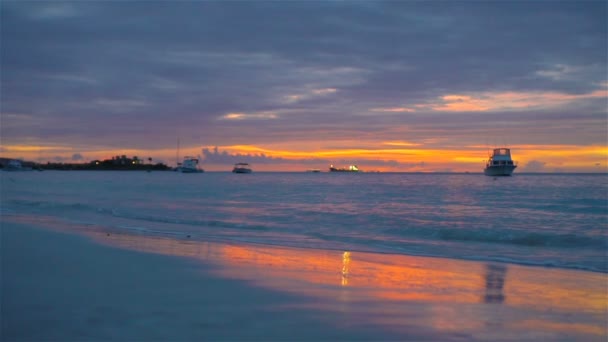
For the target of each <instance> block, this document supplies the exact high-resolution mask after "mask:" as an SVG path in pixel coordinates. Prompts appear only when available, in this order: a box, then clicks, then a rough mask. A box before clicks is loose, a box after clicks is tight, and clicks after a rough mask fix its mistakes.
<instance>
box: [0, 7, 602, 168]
mask: <svg viewBox="0 0 608 342" xmlns="http://www.w3.org/2000/svg"><path fill="white" fill-rule="evenodd" d="M182 5H183V6H182ZM167 6H168V7H171V8H172V9H173V10H175V13H173V12H172V14H171V15H170V16H167V13H165V8H164V7H163V6H160V5H158V6H156V5H154V6H151V5H150V4H144V3H139V2H131V3H129V4H122V3H121V4H118V3H113V2H109V3H103V4H102V3H97V2H95V1H93V2H68V3H57V4H55V3H51V2H36V1H29V2H26V3H24V4H21V3H20V2H18V1H8V2H6V4H3V6H2V8H1V9H0V11H1V14H2V20H1V21H0V22H1V25H2V30H0V32H1V33H0V34H1V39H2V44H3V55H2V56H3V58H2V59H1V63H2V65H1V67H2V71H3V72H2V74H1V78H2V80H1V81H2V90H1V91H2V96H1V101H2V105H1V106H0V115H1V125H0V157H1V158H11V159H22V160H29V161H34V162H39V163H47V162H59V163H87V162H91V161H94V160H97V159H105V158H111V157H112V156H116V155H127V156H138V157H141V158H146V159H147V158H152V159H153V160H154V161H155V162H159V163H165V164H167V165H171V166H175V165H176V164H177V163H179V162H181V161H180V159H181V158H183V156H185V155H189V156H198V157H199V159H201V160H202V161H203V164H202V165H201V166H202V167H203V168H205V169H206V170H208V171H226V170H228V169H229V168H230V164H232V163H235V162H247V163H251V164H252V165H254V170H255V171H304V170H306V169H310V168H315V169H321V170H325V169H326V168H327V167H328V166H329V165H330V164H335V165H349V164H356V165H359V166H360V167H361V169H362V170H368V171H391V172H412V171H415V172H479V171H480V170H481V169H482V168H483V164H484V160H485V159H486V157H487V150H488V149H491V148H494V147H509V148H511V149H512V152H513V158H515V159H516V160H517V161H518V162H519V164H518V168H517V170H516V171H515V172H516V173H519V172H526V171H528V172H594V173H595V172H600V173H605V172H608V165H607V160H608V154H607V153H606V151H607V149H606V146H608V143H607V141H608V116H607V113H608V79H607V76H606V75H608V63H607V60H608V52H607V51H608V46H607V43H606V42H607V41H608V33H607V31H606V4H605V3H603V2H601V1H590V2H585V4H584V5H581V6H575V7H576V8H573V7H572V6H571V4H569V3H559V4H556V3H551V4H549V3H545V2H523V3H520V2H517V3H508V2H496V3H494V2H493V3H491V4H486V5H484V6H477V4H474V3H441V5H437V6H436V7H435V6H434V5H433V4H422V3H420V4H419V3H417V2H411V3H410V2H399V3H395V2H390V1H389V2H382V1H379V2H373V3H369V4H368V3H349V2H345V3H342V2H337V3H336V2H328V3H319V2H310V3H308V2H306V1H303V2H298V1H296V2H288V3H285V4H279V3H272V4H271V5H269V6H266V4H262V3H257V2H251V3H247V4H244V3H243V4H241V3H239V5H237V6H234V7H233V6H231V4H222V3H220V2H218V3H216V2H200V3H198V2H192V3H182V4H180V5H175V6H173V5H167ZM143 10H145V11H146V13H147V16H146V17H145V18H143V19H142V20H141V22H139V24H138V27H137V30H135V29H134V28H133V27H131V26H125V27H122V26H121V27H119V28H115V27H114V26H112V25H109V24H108V23H109V22H110V21H109V18H112V20H116V21H119V22H127V21H128V20H130V19H129V18H131V15H130V14H128V13H140V12H141V11H143ZM259 11H261V12H263V13H267V14H269V15H275V16H276V17H281V18H285V20H281V21H276V20H267V21H260V20H259V19H258V17H256V16H255V15H250V13H258V12H259ZM108 13H112V15H111V16H109V15H108ZM540 13H542V15H540ZM195 14H196V15H195ZM217 18H222V20H221V22H217V20H218V19H217ZM361 18H366V19H365V20H363V22H362V21H361ZM395 18H401V19H400V20H394V19H395ZM488 18H494V19H493V20H488ZM66 19H69V20H66ZM159 20H162V21H165V20H166V23H167V25H162V26H159V25H158V22H159ZM300 22H301V26H298V25H295V23H300ZM506 27H508V28H509V31H508V33H506V32H505V30H504V28H506ZM547 27H555V28H559V33H556V32H549V31H548V30H546V28H547ZM186 28H187V29H186ZM91 32H96V34H91ZM209 32H214V34H208V33H209ZM446 32H449V33H450V34H446ZM286 37H289V39H287V38H286ZM422 37H423V38H422ZM557 37H559V38H557ZM24 42H28V44H25V43H24ZM395 42H398V43H395ZM430 42H432V43H430ZM498 42H500V43H499V44H500V45H499V46H500V48H497V44H498ZM58 46H61V48H57V47H58ZM159 46H163V47H164V48H163V49H161V50H159V48H158V47H159ZM41 61H49V62H48V63H46V62H45V63H42V62H41ZM178 142H179V143H178ZM178 145H179V149H178ZM216 147H217V150H215V148H216ZM205 151H207V152H205ZM210 151H214V152H210Z"/></svg>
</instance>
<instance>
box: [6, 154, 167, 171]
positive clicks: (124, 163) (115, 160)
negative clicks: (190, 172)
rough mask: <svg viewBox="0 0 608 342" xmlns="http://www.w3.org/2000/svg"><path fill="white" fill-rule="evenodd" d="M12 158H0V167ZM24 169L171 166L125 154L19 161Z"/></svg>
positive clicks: (159, 168)
mask: <svg viewBox="0 0 608 342" xmlns="http://www.w3.org/2000/svg"><path fill="white" fill-rule="evenodd" d="M12 160H14V159H10V158H0V169H4V168H7V166H8V165H9V162H10V161H12ZM21 166H22V167H23V169H24V170H28V169H31V170H99V171H117V170H118V171H169V170H172V168H171V167H169V166H167V165H165V164H163V163H155V164H153V163H152V158H147V159H139V158H138V157H137V156H134V157H132V158H129V157H127V156H125V155H122V156H116V157H112V159H105V160H93V161H91V162H88V163H60V162H56V163H53V162H47V163H36V162H32V161H21Z"/></svg>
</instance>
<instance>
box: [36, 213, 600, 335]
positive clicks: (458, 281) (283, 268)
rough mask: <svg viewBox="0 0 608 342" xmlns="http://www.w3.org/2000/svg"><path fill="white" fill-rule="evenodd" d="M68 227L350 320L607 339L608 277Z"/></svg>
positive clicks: (472, 332) (456, 330)
mask: <svg viewBox="0 0 608 342" xmlns="http://www.w3.org/2000/svg"><path fill="white" fill-rule="evenodd" d="M37 224H38V225H40V224H41V222H37ZM45 225H46V226H47V227H49V226H51V227H52V226H53V224H52V222H45ZM55 228H56V229H57V228H58V227H55ZM61 228H62V229H63V230H65V229H66V228H67V229H68V230H72V231H79V232H81V233H82V232H83V231H86V232H87V233H86V234H87V235H88V236H90V237H91V238H93V239H95V240H96V241H98V242H101V243H104V244H110V245H112V246H117V247H122V248H128V249H133V250H139V251H145V252H150V253H160V254H166V255H175V256H181V257H189V258H196V259H199V260H202V261H204V262H205V263H208V264H211V265H215V266H216V267H214V268H213V269H214V270H215V271H214V272H216V273H217V274H218V275H219V276H222V277H228V278H234V279H242V280H247V281H249V282H251V283H253V284H256V285H258V286H263V287H267V288H271V289H274V290H276V291H285V292H291V293H295V294H298V295H303V296H307V297H309V298H311V300H310V301H308V303H309V304H308V306H309V307H311V308H314V309H318V310H324V311H339V312H340V313H341V314H344V315H346V316H345V317H348V320H349V322H351V323H349V324H379V325H383V326H386V327H387V329H396V330H399V329H405V330H407V329H412V327H415V328H416V329H419V328H420V327H426V328H429V327H430V328H432V329H433V330H434V331H442V332H444V333H445V332H448V333H452V332H453V333H459V334H460V333H462V332H463V331H465V332H466V333H467V334H468V335H466V337H467V338H469V339H496V338H501V339H515V340H517V339H521V338H523V339H535V338H541V339H556V338H559V339H563V338H565V339H574V340H580V339H583V340H590V339H591V340H604V339H605V337H606V335H607V332H606V325H605V322H606V320H607V318H608V315H607V311H608V303H607V297H606V281H607V277H606V275H605V274H599V273H591V272H580V271H572V270H559V269H547V268H538V267H524V266H518V265H508V267H507V264H494V263H493V264H487V265H486V264H483V263H479V262H472V261H461V260H453V259H440V258H429V257H417V256H407V255H389V254H372V253H359V252H353V251H326V250H314V249H291V248H277V247H269V246H262V245H246V244H239V245H235V244H227V243H216V242H203V241H193V240H191V239H188V238H187V237H183V239H181V240H180V239H175V238H164V237H158V236H150V235H144V234H124V233H116V232H108V231H102V230H98V231H95V230H92V229H90V227H88V228H84V229H83V228H82V227H80V228H79V227H77V225H74V227H71V226H66V224H65V223H62V225H61ZM507 274H508V277H507Z"/></svg>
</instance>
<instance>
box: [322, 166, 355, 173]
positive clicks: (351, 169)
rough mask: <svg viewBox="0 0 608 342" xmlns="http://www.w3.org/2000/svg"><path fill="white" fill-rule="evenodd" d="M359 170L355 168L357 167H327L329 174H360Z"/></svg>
mask: <svg viewBox="0 0 608 342" xmlns="http://www.w3.org/2000/svg"><path fill="white" fill-rule="evenodd" d="M360 171H361V170H359V168H358V167H357V165H350V166H348V167H340V168H337V167H334V166H333V165H330V166H329V172H360Z"/></svg>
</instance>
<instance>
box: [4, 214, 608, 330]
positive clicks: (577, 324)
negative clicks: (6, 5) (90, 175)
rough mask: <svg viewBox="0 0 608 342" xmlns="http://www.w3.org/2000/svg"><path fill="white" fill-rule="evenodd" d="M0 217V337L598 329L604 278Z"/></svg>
mask: <svg viewBox="0 0 608 342" xmlns="http://www.w3.org/2000/svg"><path fill="white" fill-rule="evenodd" d="M0 218H1V219H2V221H1V223H2V236H1V238H2V240H1V243H2V266H3V267H2V269H3V272H2V273H3V274H2V290H3V291H2V308H3V310H2V337H3V338H2V339H3V340H7V341H8V340H31V339H53V338H54V339H61V340H113V339H118V340H125V339H135V340H158V339H160V340H181V339H188V340H192V339H214V340H216V339H229V340H230V339H231V340H234V339H239V340H243V339H245V340H251V339H264V340H293V339H301V340H318V339H321V340H327V339H347V340H353V339H355V340H356V339H359V340H360V339H363V340H454V339H466V340H487V339H491V340H495V339H507V340H510V339H514V340H535V339H538V338H542V339H549V340H561V339H574V340H580V339H584V340H605V338H606V336H607V335H608V334H607V330H606V325H605V322H606V318H607V312H606V310H607V306H606V295H605V290H606V279H607V278H606V274H598V273H593V272H586V271H575V270H563V269H550V268H549V269H547V268H538V267H528V266H520V265H511V264H499V263H481V262H475V261H461V260H453V259H441V258H431V257H416V256H398V255H397V256H395V255H390V256H387V255H383V254H374V253H359V252H349V251H343V252H339V251H324V250H301V249H296V248H282V247H270V246H256V245H247V244H236V243H230V244H226V243H216V242H205V241H202V242H201V241H192V240H176V239H169V238H163V237H154V236H147V235H143V234H139V235H138V234H116V233H111V234H110V233H108V232H104V231H93V230H89V231H80V232H78V230H77V228H75V227H72V228H67V230H66V227H49V226H44V225H42V224H34V225H32V224H24V223H16V222H11V220H10V219H7V217H6V216H0ZM76 232H78V233H77V234H75V233H76ZM161 303H162V304H161ZM260 313H263V315H260ZM121 317H122V318H121ZM26 322H27V325H28V326H29V325H31V324H32V323H34V325H35V326H37V327H38V329H36V330H35V331H37V332H36V333H34V330H32V329H31V328H27V327H26V325H25V323H26ZM161 322H162V324H161ZM32 334H34V335H32ZM294 334H295V335H294Z"/></svg>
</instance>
